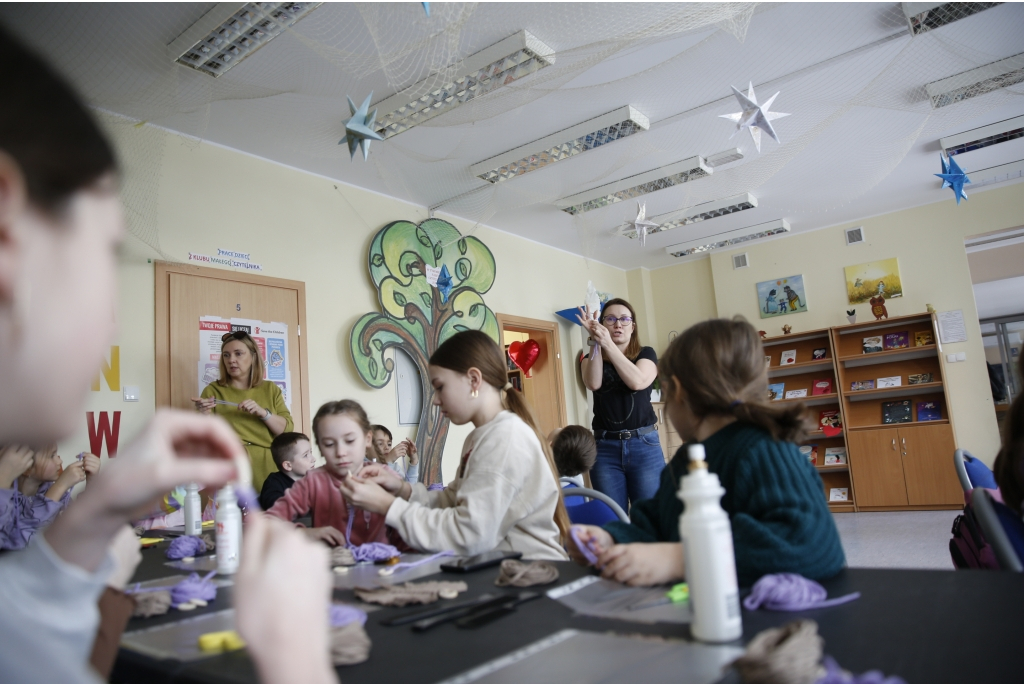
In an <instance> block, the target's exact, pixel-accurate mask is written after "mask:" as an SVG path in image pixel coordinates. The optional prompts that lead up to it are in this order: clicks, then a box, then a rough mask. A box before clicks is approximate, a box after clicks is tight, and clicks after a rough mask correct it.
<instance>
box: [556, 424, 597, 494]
mask: <svg viewBox="0 0 1024 685" xmlns="http://www.w3.org/2000/svg"><path fill="white" fill-rule="evenodd" d="M548 441H549V442H550V443H551V453H552V455H553V456H554V457H555V467H557V468H558V475H559V477H561V478H568V479H569V480H571V481H572V482H573V484H574V485H575V486H576V487H578V488H582V487H584V484H583V474H584V473H586V472H587V471H589V470H590V469H592V468H593V467H594V462H595V461H597V441H595V440H594V434H593V432H591V431H589V430H587V429H586V428H584V427H583V426H566V427H565V428H556V429H555V430H553V431H551V434H550V435H549V436H548Z"/></svg>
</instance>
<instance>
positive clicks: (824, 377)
mask: <svg viewBox="0 0 1024 685" xmlns="http://www.w3.org/2000/svg"><path fill="white" fill-rule="evenodd" d="M761 345H762V347H763V348H764V354H765V356H766V357H770V361H769V362H768V364H767V365H768V383H769V387H771V386H772V385H776V384H779V383H782V384H783V392H782V395H781V397H780V398H779V399H775V400H772V402H773V403H776V402H777V403H779V404H792V403H795V402H801V403H803V404H804V406H805V407H807V415H808V417H809V418H810V420H811V421H812V422H813V423H814V424H815V425H817V426H819V430H816V431H814V432H812V433H810V434H809V435H808V436H807V439H806V440H804V441H803V442H802V443H801V447H804V448H811V449H812V450H815V451H816V454H817V463H816V464H815V468H816V469H817V471H818V475H819V476H820V477H821V481H822V483H823V485H824V492H823V496H824V497H825V500H826V501H828V505H829V509H830V510H832V511H833V512H852V511H856V510H857V501H856V497H855V490H854V486H853V480H852V478H851V475H850V467H849V463H846V464H834V465H828V466H826V465H825V463H824V462H825V450H827V449H830V448H831V449H841V450H842V451H843V453H844V454H845V455H846V461H847V462H849V448H848V446H847V444H846V431H845V430H844V431H841V432H840V433H839V434H838V435H834V436H831V437H826V436H825V433H824V431H822V430H820V423H819V417H820V416H821V412H825V411H835V412H837V413H838V415H839V417H840V421H841V422H842V424H843V425H844V426H845V425H846V421H845V419H844V418H843V409H842V402H841V395H840V392H839V389H838V388H839V386H838V383H837V373H836V366H835V361H836V352H835V349H834V347H833V342H832V335H831V329H829V328H822V329H819V330H814V331H807V332H804V333H793V334H790V335H781V336H776V337H773V338H764V339H762V341H761ZM822 350H824V356H821V354H822V352H821V351H822ZM816 351H817V355H818V356H819V357H820V358H816V355H815V352H816ZM786 352H795V355H794V356H793V359H794V361H793V363H791V364H783V363H782V361H783V355H784V353H786ZM824 381H828V383H829V384H830V387H829V388H827V389H825V390H826V391H825V392H821V390H822V389H821V388H819V392H821V394H818V395H815V394H813V392H814V390H815V384H816V383H819V382H824ZM792 390H806V392H807V396H806V397H799V398H790V399H786V397H785V392H787V391H792ZM836 489H840V490H841V489H845V490H846V493H847V499H846V500H845V501H842V500H840V501H834V500H833V501H829V500H830V494H831V493H832V492H833V490H836Z"/></svg>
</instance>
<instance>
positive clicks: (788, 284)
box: [756, 275, 807, 319]
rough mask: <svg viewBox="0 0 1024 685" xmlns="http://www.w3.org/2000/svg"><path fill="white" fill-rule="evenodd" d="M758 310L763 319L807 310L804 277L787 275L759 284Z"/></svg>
mask: <svg viewBox="0 0 1024 685" xmlns="http://www.w3.org/2000/svg"><path fill="white" fill-rule="evenodd" d="M756 287H757V301H758V311H759V312H760V313H761V318H762V319H771V318H774V317H776V316H784V315H786V314H799V313H800V312H806V311H807V293H806V291H805V290H804V277H803V276H802V275H799V276H786V277H785V278H776V279H773V280H771V281H762V282H760V283H758V284H757V286H756Z"/></svg>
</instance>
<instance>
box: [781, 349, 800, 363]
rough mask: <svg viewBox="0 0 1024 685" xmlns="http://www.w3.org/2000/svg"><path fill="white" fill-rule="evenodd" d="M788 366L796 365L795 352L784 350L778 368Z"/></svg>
mask: <svg viewBox="0 0 1024 685" xmlns="http://www.w3.org/2000/svg"><path fill="white" fill-rule="evenodd" d="M790 364H796V350H785V351H784V352H783V353H782V358H781V359H780V360H779V366H789V365H790Z"/></svg>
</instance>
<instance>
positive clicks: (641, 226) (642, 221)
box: [629, 202, 658, 247]
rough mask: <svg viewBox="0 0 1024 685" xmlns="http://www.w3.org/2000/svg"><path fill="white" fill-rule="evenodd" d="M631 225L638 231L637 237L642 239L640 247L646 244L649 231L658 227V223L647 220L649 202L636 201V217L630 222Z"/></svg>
mask: <svg viewBox="0 0 1024 685" xmlns="http://www.w3.org/2000/svg"><path fill="white" fill-rule="evenodd" d="M629 225H630V226H632V227H633V230H634V231H636V237H637V238H639V239H640V247H643V246H644V243H645V242H646V239H647V231H649V230H650V229H652V228H657V227H658V224H656V223H654V222H653V221H648V220H647V204H646V203H645V204H640V203H639V202H637V203H636V219H634V220H633V221H630V222H629Z"/></svg>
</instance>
